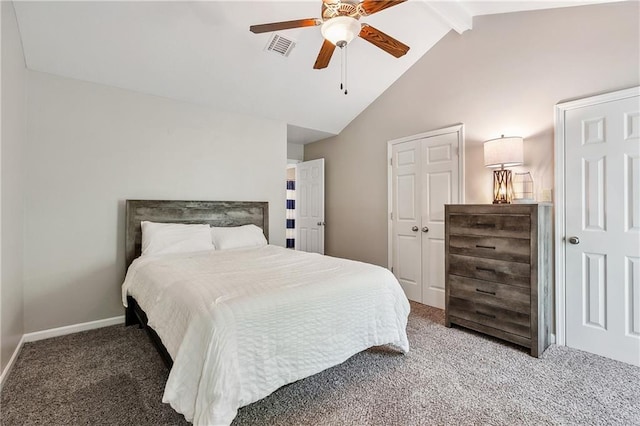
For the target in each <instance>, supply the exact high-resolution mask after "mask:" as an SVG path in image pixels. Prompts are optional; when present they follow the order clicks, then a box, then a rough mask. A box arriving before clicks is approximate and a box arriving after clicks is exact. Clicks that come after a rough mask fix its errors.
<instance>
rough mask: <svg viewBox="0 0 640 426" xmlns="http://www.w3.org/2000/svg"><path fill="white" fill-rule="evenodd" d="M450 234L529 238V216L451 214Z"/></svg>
mask: <svg viewBox="0 0 640 426" xmlns="http://www.w3.org/2000/svg"><path fill="white" fill-rule="evenodd" d="M449 233H450V234H451V235H486V236H500V237H511V238H529V237H530V233H531V218H530V217H529V216H528V215H508V214H451V215H450V216H449Z"/></svg>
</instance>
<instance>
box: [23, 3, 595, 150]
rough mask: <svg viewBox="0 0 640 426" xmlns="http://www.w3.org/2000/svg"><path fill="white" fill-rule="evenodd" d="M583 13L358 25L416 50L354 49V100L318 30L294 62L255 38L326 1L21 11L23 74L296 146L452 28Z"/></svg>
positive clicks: (392, 18)
mask: <svg viewBox="0 0 640 426" xmlns="http://www.w3.org/2000/svg"><path fill="white" fill-rule="evenodd" d="M585 3H586V2H573V1H564V2H556V1H553V2H550V1H544V0H542V1H525V2H520V1H511V2H507V1H498V2H485V1H445V2H443V1H436V2H431V1H423V0H411V1H408V2H406V3H404V4H400V5H398V6H395V7H392V8H389V9H386V10H384V11H382V12H379V13H377V14H375V15H372V16H369V17H366V18H363V19H362V21H363V22H367V23H369V24H371V25H373V26H374V27H376V28H378V29H380V30H382V31H384V32H385V33H387V34H389V35H391V36H392V37H395V38H397V39H398V40H400V41H402V42H404V43H405V44H407V45H409V46H410V47H411V49H410V50H409V52H408V53H407V54H406V55H405V56H403V57H402V58H400V59H396V58H394V57H392V56H391V55H389V54H387V53H385V52H384V51H382V50H380V49H378V48H376V47H375V46H373V45H372V44H370V43H368V42H367V41H365V40H363V39H359V38H356V39H355V40H354V41H353V42H351V43H350V44H349V46H348V88H349V94H348V95H344V94H343V93H342V92H341V91H340V90H339V83H340V55H339V49H336V52H335V53H334V56H333V58H332V60H331V63H330V65H329V67H328V68H326V69H324V70H314V69H313V64H314V62H315V58H316V56H317V54H318V51H319V50H320V46H321V44H322V36H321V35H320V28H319V27H312V28H300V29H292V30H286V31H280V32H278V33H279V34H281V35H284V36H285V37H287V38H291V39H293V40H294V41H295V42H296V46H295V47H294V49H293V50H292V52H291V53H290V55H289V56H288V57H286V58H285V57H282V56H278V55H276V54H274V53H271V52H266V51H265V50H264V49H265V46H266V44H267V42H268V40H269V38H270V35H271V34H253V33H251V32H249V26H250V25H253V24H262V23H268V22H276V21H286V20H293V19H302V18H315V17H319V16H320V11H321V2H320V0H312V1H311V0H305V1H285V2H274V1H267V0H262V1H210V2H191V1H172V2H152V1H142V2H108V1H107V2H95V1H84V2H82V1H80V2H56V1H44V2H31V1H19V2H14V5H15V10H16V15H17V17H18V25H19V28H20V33H21V36H22V42H23V47H24V54H25V60H26V64H27V67H28V68H29V69H31V70H35V71H42V72H47V73H52V74H57V75H60V76H64V77H70V78H75V79H79V80H85V81H91V82H95V83H99V84H105V85H109V86H114V87H119V88H124V89H129V90H134V91H138V92H142V93H147V94H152V95H157V96H164V97H168V98H172V99H177V100H182V101H186V102H192V103H197V104H202V105H207V106H211V107H214V108H217V109H222V110H227V111H232V112H237V113H240V114H246V115H252V116H260V117H266V118H270V119H274V120H279V121H283V122H285V123H287V125H288V130H289V132H288V133H289V136H288V139H289V142H292V143H308V142H313V141H316V140H319V139H323V138H326V137H328V136H331V135H333V134H337V133H339V132H340V131H341V130H342V129H343V128H344V127H345V126H346V125H347V124H349V122H351V121H352V120H353V119H354V118H355V117H356V116H357V115H358V114H360V112H362V111H363V110H364V109H365V108H366V107H367V106H368V105H369V104H370V103H371V102H373V101H374V100H375V99H376V98H377V97H378V96H379V95H380V94H382V92H384V91H385V90H386V89H387V88H388V87H389V86H390V85H391V84H392V83H393V82H394V81H396V80H397V79H398V78H399V77H400V76H401V75H402V74H403V73H404V72H405V71H406V70H407V69H409V68H410V67H411V66H412V65H413V64H414V63H415V62H416V61H417V60H418V59H420V57H422V56H423V55H424V54H425V53H426V52H427V51H428V50H429V49H430V48H431V47H432V46H433V45H434V44H435V43H437V42H438V41H439V40H440V39H441V38H442V37H443V36H444V35H445V34H446V33H448V32H449V31H450V30H451V29H452V28H453V29H455V30H456V31H458V32H463V31H465V30H468V29H470V28H471V22H472V17H473V16H475V15H484V14H492V13H506V12H513V11H520V10H531V9H540V8H549V7H562V6H568V5H577V4H585Z"/></svg>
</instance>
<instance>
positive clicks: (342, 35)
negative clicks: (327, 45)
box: [320, 16, 360, 47]
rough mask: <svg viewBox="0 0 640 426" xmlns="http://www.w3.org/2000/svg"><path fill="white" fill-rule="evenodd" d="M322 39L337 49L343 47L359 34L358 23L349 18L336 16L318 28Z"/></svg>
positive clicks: (354, 19)
mask: <svg viewBox="0 0 640 426" xmlns="http://www.w3.org/2000/svg"><path fill="white" fill-rule="evenodd" d="M320 32H321V33H322V37H324V38H325V39H326V40H329V41H330V42H331V43H333V44H334V45H336V46H338V47H344V46H346V45H347V44H349V43H350V42H351V40H353V39H354V38H355V37H356V36H357V35H358V34H359V33H360V22H358V20H357V19H356V18H352V17H350V16H336V17H335V18H331V19H329V20H327V21H325V22H324V23H323V24H322V26H321V27H320Z"/></svg>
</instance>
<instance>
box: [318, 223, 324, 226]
mask: <svg viewBox="0 0 640 426" xmlns="http://www.w3.org/2000/svg"><path fill="white" fill-rule="evenodd" d="M324 225H326V224H325V223H324V222H318V226H324Z"/></svg>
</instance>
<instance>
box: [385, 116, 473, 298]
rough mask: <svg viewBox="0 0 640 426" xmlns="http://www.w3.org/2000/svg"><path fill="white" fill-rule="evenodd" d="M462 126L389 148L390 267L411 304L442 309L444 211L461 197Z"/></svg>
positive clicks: (391, 145)
mask: <svg viewBox="0 0 640 426" xmlns="http://www.w3.org/2000/svg"><path fill="white" fill-rule="evenodd" d="M462 130H463V129H462V126H461V125H459V126H454V127H450V128H446V129H440V130H436V131H433V132H428V133H423V134H420V135H415V136H412V137H409V138H404V139H400V140H397V141H391V142H389V155H390V157H391V163H390V173H389V209H390V221H389V263H390V265H391V266H392V268H393V273H394V274H395V276H396V278H398V281H399V282H400V284H401V285H402V288H403V289H404V292H405V294H406V295H407V298H408V299H409V300H413V301H416V302H420V303H424V304H427V305H430V306H435V307H437V308H444V283H445V274H444V266H445V262H444V205H445V204H450V203H459V202H461V201H462V196H461V194H462V193H463V188H462V182H461V158H460V151H461V148H462V147H463V135H462Z"/></svg>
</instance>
